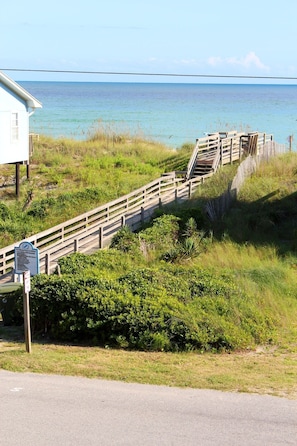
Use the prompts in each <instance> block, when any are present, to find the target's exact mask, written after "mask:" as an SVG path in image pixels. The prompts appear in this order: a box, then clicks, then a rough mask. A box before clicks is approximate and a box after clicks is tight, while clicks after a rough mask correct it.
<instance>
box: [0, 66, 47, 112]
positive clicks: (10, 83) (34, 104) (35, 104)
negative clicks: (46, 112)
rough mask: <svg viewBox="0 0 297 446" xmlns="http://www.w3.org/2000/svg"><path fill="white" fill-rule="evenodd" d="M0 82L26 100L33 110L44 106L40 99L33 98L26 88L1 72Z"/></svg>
mask: <svg viewBox="0 0 297 446" xmlns="http://www.w3.org/2000/svg"><path fill="white" fill-rule="evenodd" d="M0 82H2V83H3V84H4V85H6V86H7V87H8V88H9V89H10V90H12V91H13V92H14V93H16V94H17V95H18V96H19V97H21V98H22V99H24V100H25V101H26V102H27V104H28V106H29V107H31V108H42V104H41V102H40V101H38V99H36V98H35V97H34V96H32V95H31V94H30V93H29V92H28V91H27V90H25V88H23V87H21V86H20V85H19V84H18V83H17V82H15V81H14V80H12V79H11V78H10V77H8V76H7V75H6V74H4V73H3V72H2V71H0Z"/></svg>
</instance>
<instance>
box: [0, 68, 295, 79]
mask: <svg viewBox="0 0 297 446" xmlns="http://www.w3.org/2000/svg"><path fill="white" fill-rule="evenodd" d="M0 70H1V71H22V72H34V73H62V74H63V73H64V74H101V75H102V74H103V75H121V76H161V77H196V78H221V79H223V78H225V79H278V80H297V77H290V76H253V75H250V76H249V75H236V74H234V75H233V74H195V73H193V74H182V73H145V72H129V71H85V70H47V69H28V68H0Z"/></svg>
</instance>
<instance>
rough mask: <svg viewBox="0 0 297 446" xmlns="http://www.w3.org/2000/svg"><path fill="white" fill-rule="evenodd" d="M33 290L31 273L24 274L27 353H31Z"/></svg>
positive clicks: (25, 272)
mask: <svg viewBox="0 0 297 446" xmlns="http://www.w3.org/2000/svg"><path fill="white" fill-rule="evenodd" d="M30 290H31V280H30V271H24V272H23V304H24V329H25V342H26V351H27V353H31V326H30V306H29V293H30Z"/></svg>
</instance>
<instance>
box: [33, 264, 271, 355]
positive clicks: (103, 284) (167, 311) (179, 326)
mask: <svg viewBox="0 0 297 446" xmlns="http://www.w3.org/2000/svg"><path fill="white" fill-rule="evenodd" d="M69 259H70V258H69ZM69 259H68V266H67V265H66V261H65V264H64V266H62V268H65V269H67V268H69V270H72V271H73V272H75V274H74V275H63V276H57V275H52V276H45V275H39V276H36V277H35V278H34V279H32V291H31V315H32V325H33V329H34V335H37V334H38V333H39V334H48V335H49V336H50V337H52V338H53V339H56V340H59V341H67V342H87V343H92V344H96V345H110V346H116V347H124V348H132V349H141V350H165V351H185V350H186V351H187V350H199V351H206V350H207V351H209V350H211V351H220V350H233V349H238V348H247V347H250V346H253V345H254V344H255V343H258V342H268V341H269V340H271V338H272V336H273V327H274V321H273V320H272V318H270V317H269V316H267V312H266V313H264V311H261V309H260V308H259V306H258V305H257V302H256V301H255V299H253V298H251V297H248V296H247V295H246V294H244V293H243V292H241V291H240V290H239V289H238V288H237V287H236V286H235V284H234V283H233V280H232V278H231V277H230V276H221V277H218V278H215V277H214V275H213V274H212V273H211V272H208V271H203V270H197V269H187V268H182V267H176V266H173V265H169V266H166V267H163V268H158V269H153V268H148V267H146V268H141V269H134V270H131V271H130V272H128V273H127V274H122V275H121V276H120V277H119V278H118V279H115V278H114V279H109V280H107V279H104V278H102V277H101V278H100V277H98V278H96V277H92V278H88V277H87V276H86V275H85V271H81V274H78V271H79V269H80V266H79V265H80V264H81V262H82V260H83V257H82V255H75V257H74V260H73V259H72V260H71V261H72V266H71V265H70V260H69ZM86 259H88V260H86V262H87V263H88V262H89V263H91V262H92V256H86ZM76 261H77V268H78V269H76V268H75V267H74V264H75V262H76ZM95 263H96V261H95Z"/></svg>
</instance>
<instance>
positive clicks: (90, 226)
mask: <svg viewBox="0 0 297 446" xmlns="http://www.w3.org/2000/svg"><path fill="white" fill-rule="evenodd" d="M240 138H241V137H239V134H235V135H234V134H233V135H231V136H230V135H227V136H226V135H225V137H222V135H221V134H216V135H210V136H209V137H207V138H203V139H200V140H197V144H196V147H195V150H194V152H193V154H195V159H196V158H197V155H200V156H202V154H203V156H207V155H208V153H210V152H212V153H215V157H214V160H215V161H214V162H215V163H217V164H218V165H220V164H221V165H223V164H227V163H232V162H233V161H234V160H237V159H240V157H241V151H242V149H243V145H242V141H243V140H242V139H240ZM266 140H267V138H266V136H264V134H263V135H262V136H261V135H260V137H258V138H257V145H258V146H259V147H260V146H262V145H263V144H264V142H265V141H266ZM249 141H250V140H249V139H247V140H244V141H243V142H244V144H247V146H248V142H249ZM192 158H193V156H192ZM192 158H191V160H192ZM191 164H192V161H190V162H189V165H188V171H187V172H186V171H185V172H183V173H181V172H179V176H177V173H176V172H171V173H168V174H164V175H163V176H162V177H161V178H158V179H157V180H155V181H152V182H151V183H149V184H147V185H145V186H143V187H141V188H139V189H137V190H135V191H134V192H132V193H130V194H127V195H125V196H123V197H121V198H118V199H116V200H114V201H111V202H110V203H107V204H104V205H102V206H99V207H97V208H96V209H93V210H92V211H89V212H86V213H84V214H82V215H79V216H78V217H75V218H72V219H71V220H68V221H66V222H64V223H61V224H59V225H57V226H54V227H52V228H50V229H48V230H45V231H43V232H40V233H38V234H35V235H32V236H30V237H27V238H26V240H27V241H29V242H31V243H32V244H33V245H34V246H35V248H38V249H39V260H40V272H42V273H47V274H50V273H51V272H53V270H54V269H55V268H56V265H57V261H58V259H59V258H61V257H64V256H65V255H68V254H71V253H74V252H85V253H89V252H92V251H94V250H98V249H101V248H104V247H106V246H108V244H109V243H110V241H111V239H112V237H113V236H114V235H115V233H116V232H117V231H118V230H119V229H120V228H121V227H122V226H123V225H127V226H129V227H130V228H131V229H132V230H136V229H137V228H139V227H140V226H141V224H142V223H144V222H145V221H148V220H149V219H150V218H151V217H152V215H153V213H154V211H155V209H156V208H158V207H161V206H162V205H166V204H169V203H172V202H179V201H182V200H187V199H189V198H190V197H191V196H192V193H193V192H194V191H195V189H196V188H197V187H199V186H200V185H201V184H202V183H203V182H204V181H205V179H207V178H209V177H211V176H212V175H213V174H214V172H215V170H212V171H211V172H209V173H206V174H204V175H200V176H196V177H192V178H188V179H185V178H186V177H187V174H188V172H189V166H191ZM180 174H182V175H183V178H181V177H180ZM22 241H24V240H20V241H18V242H16V243H14V244H13V245H10V246H7V247H5V248H2V249H0V275H4V274H6V273H8V272H10V271H13V268H14V249H15V247H16V246H19V244H20V243H21V242H22Z"/></svg>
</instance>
